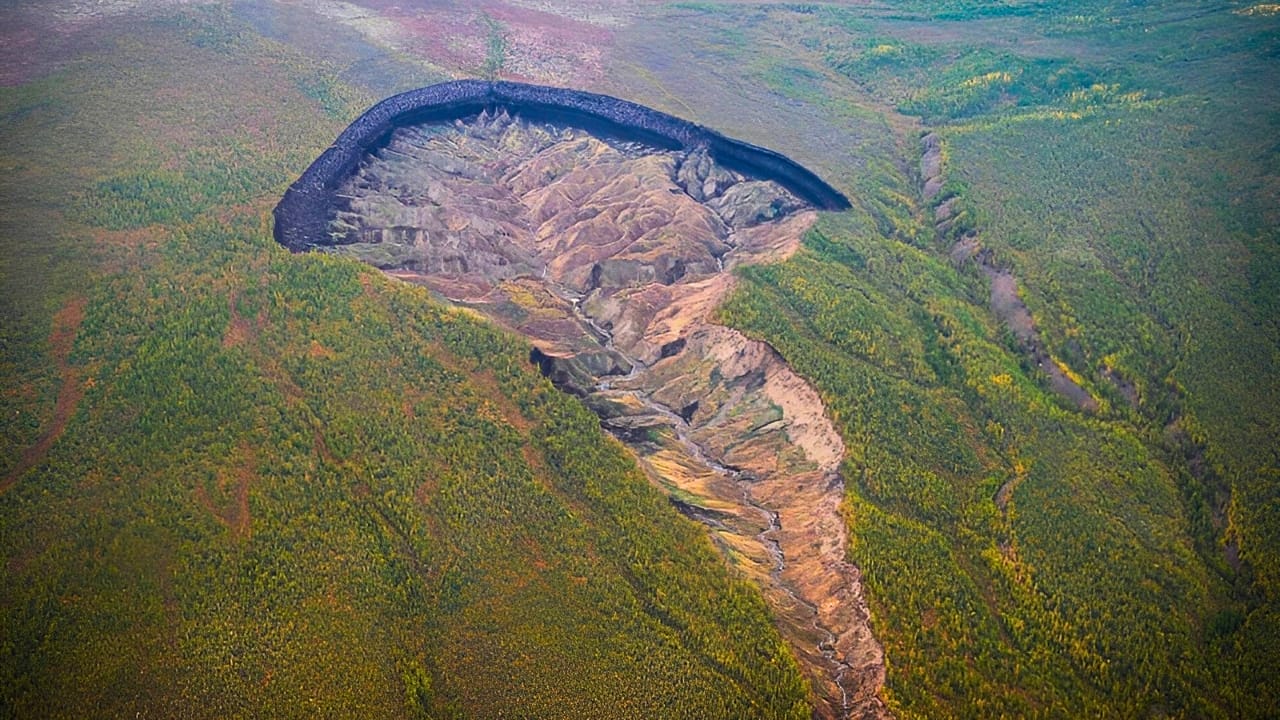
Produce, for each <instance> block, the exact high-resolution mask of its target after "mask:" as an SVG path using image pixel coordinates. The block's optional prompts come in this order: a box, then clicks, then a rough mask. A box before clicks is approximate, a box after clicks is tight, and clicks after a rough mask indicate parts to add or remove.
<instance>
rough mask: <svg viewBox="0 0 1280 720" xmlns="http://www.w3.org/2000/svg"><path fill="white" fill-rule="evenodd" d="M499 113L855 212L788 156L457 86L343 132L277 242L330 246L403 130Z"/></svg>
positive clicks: (597, 100) (568, 93) (297, 190)
mask: <svg viewBox="0 0 1280 720" xmlns="http://www.w3.org/2000/svg"><path fill="white" fill-rule="evenodd" d="M500 107H502V108H507V109H508V110H509V111H510V112H511V113H512V114H517V113H518V114H520V115H521V116H523V117H527V118H530V119H537V120H548V121H553V122H557V123H561V124H565V125H570V126H574V127H581V128H584V129H586V130H589V131H591V132H596V133H602V134H607V135H612V136H615V137H620V138H624V139H628V140H637V141H640V142H644V143H647V144H651V145H656V146H658V147H662V148H668V149H679V148H684V149H694V148H699V147H705V148H706V149H707V151H708V152H709V153H710V154H711V156H712V157H713V158H714V159H715V160H716V161H717V162H720V163H722V164H723V165H725V166H726V167H729V168H732V169H734V170H737V171H738V172H741V173H743V174H745V175H748V176H751V177H755V178H760V179H768V180H774V181H776V182H778V183H779V184H781V185H782V186H783V187H785V188H787V189H788V190H790V191H791V192H793V193H795V194H796V195H797V196H799V197H801V198H803V199H804V200H806V201H808V202H810V203H812V204H813V205H814V206H815V207H818V208H820V209H823V210H844V209H846V208H848V207H849V199H848V198H846V197H845V196H844V195H842V194H841V193H840V192H839V191H837V190H836V189H835V188H833V187H831V186H830V185H828V184H827V183H825V182H823V181H822V179H821V178H819V177H818V176H817V175H814V174H813V173H812V172H810V171H808V170H806V169H805V168H803V167H801V166H800V165H798V164H796V163H795V162H793V161H791V160H790V159H788V158H787V157H785V156H783V155H780V154H778V153H776V152H773V151H772V150H766V149H765V148H762V147H757V146H755V145H751V144H750V143H744V142H740V141H738V140H733V139H732V138H727V137H725V136H724V135H721V134H720V133H717V132H715V131H714V130H709V129H707V128H705V127H702V126H701V125H696V124H694V123H691V122H688V121H685V120H681V119H680V118H677V117H673V116H671V115H667V114H666V113H662V112H658V111H657V110H653V109H650V108H647V107H644V106H643V105H637V104H635V103H632V102H627V101H626V100H619V99H618V98H614V97H609V96H607V95H596V94H594V93H587V92H580V91H578V90H566V89H563V88H552V87H541V86H538V85H525V84H521V83H511V82H490V81H484V80H459V81H455V82H447V83H441V84H439V85H432V86H430V87H425V88H421V89H419V90H411V91H409V92H406V93H401V94H399V95H394V96H392V97H389V98H387V99H386V100H383V101H382V102H380V103H378V104H377V105H374V106H373V107H371V108H369V110H368V111H367V112H365V114H363V115H361V116H360V117H359V118H357V119H356V121H355V122H353V123H351V125H350V126H348V127H347V129H346V130H343V131H342V134H341V135H339V136H338V139H337V140H335V141H334V143H333V145H332V146H330V147H329V149H328V150H325V151H324V153H323V154H321V155H320V157H319V158H316V161H315V162H313V163H311V166H310V167H308V168H307V169H306V171H305V172H303V173H302V177H300V178H298V180H297V182H295V183H294V184H293V185H291V186H290V187H289V190H288V191H287V192H285V195H284V198H283V199H281V200H280V204H279V205H277V206H276V209H275V237H276V241H277V242H279V243H280V244H281V245H284V246H285V247H287V248H289V249H290V250H293V251H295V252H298V251H301V250H306V249H307V248H309V247H312V246H315V245H324V244H327V243H328V232H327V225H328V218H329V210H330V208H331V207H332V205H333V199H334V198H333V193H334V191H335V190H336V189H337V188H338V186H339V185H341V183H342V182H343V181H344V180H345V179H346V178H347V177H349V176H350V175H351V173H353V172H354V171H355V169H356V166H357V164H358V163H359V162H360V158H361V157H362V156H364V155H365V154H366V153H368V152H371V151H374V150H376V149H378V148H379V147H381V146H383V145H385V144H386V143H387V141H388V140H389V138H390V136H391V132H392V131H393V130H395V129H396V128H397V127H401V126H405V125H415V124H419V123H424V122H431V121H447V120H452V119H455V118H464V117H469V116H471V115H474V114H477V113H479V112H480V111H481V110H485V109H495V108H500Z"/></svg>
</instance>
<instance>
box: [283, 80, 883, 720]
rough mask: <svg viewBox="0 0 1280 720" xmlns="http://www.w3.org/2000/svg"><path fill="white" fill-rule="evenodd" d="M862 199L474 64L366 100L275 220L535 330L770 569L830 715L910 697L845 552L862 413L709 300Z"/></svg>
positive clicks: (599, 99)
mask: <svg viewBox="0 0 1280 720" xmlns="http://www.w3.org/2000/svg"><path fill="white" fill-rule="evenodd" d="M847 206H848V201H847V199H845V198H844V196H843V195H840V194H839V193H838V192H837V191H835V190H833V189H831V188H830V186H827V185H826V184H825V183H824V182H822V181H821V180H820V179H818V178H817V177H816V176H814V175H813V174H812V173H810V172H809V171H807V170H805V169H804V168H802V167H800V166H799V165H796V164H795V163H793V162H792V161H790V160H788V159H786V158H784V157H782V156H781V155H777V154H776V153H772V152H771V151H768V150H765V149H763V148H757V147H755V146H752V145H748V144H746V143H741V142H738V141H735V140H731V139H728V138H725V137H723V136H721V135H719V134H717V133H714V132H713V131H710V130H707V129H705V128H701V127H699V126H696V125H693V124H691V123H687V122H684V121H682V120H678V119H677V118H673V117H671V116H668V115H663V114H662V113H658V112H656V111H653V110H650V109H648V108H643V107H641V106H638V105H634V104H631V103H626V102H625V101H621V100H617V99H614V98H607V97H605V96H597V95H589V94H587V93H578V92H576V91H567V90H555V89H549V88H537V87H535V86H525V85H515V84H511V83H480V82H463V83H450V84H447V85H445V86H436V87H434V88H426V89H424V90H421V91H415V92H414V93H408V94H406V95H405V96H397V97H396V98H392V99H390V100H388V101H384V102H383V103H380V104H379V105H377V106H375V107H374V108H373V109H371V110H370V111H369V113H366V115H365V116H363V117H362V118H361V119H360V120H357V121H356V123H355V124H353V125H352V127H351V128H349V129H348V130H347V131H346V132H344V133H343V134H342V136H340V137H339V139H338V142H337V143H335V145H334V147H333V148H330V150H329V151H326V153H325V154H324V155H322V156H321V157H320V159H318V160H317V161H316V163H314V164H313V165H312V166H311V168H310V169H308V170H307V172H306V173H304V175H303V176H302V178H301V179H299V181H298V182H297V183H295V184H294V186H293V187H291V188H290V190H289V193H288V194H286V196H285V198H284V199H283V200H282V201H281V203H280V206H279V207H277V208H276V228H275V232H276V238H277V239H278V240H279V241H280V242H281V243H282V244H284V245H286V246H287V247H289V248H290V249H292V250H294V251H302V250H313V251H321V252H328V253H333V254H338V255H346V256H350V257H354V258H357V259H359V260H361V261H363V262H366V263H369V264H372V265H374V266H376V267H379V268H381V269H382V270H383V271H384V272H386V273H388V274H389V275H392V276H394V277H397V278H400V279H402V280H404V281H407V282H412V283H417V284H421V285H424V286H427V287H429V288H431V289H432V290H434V291H435V292H436V293H437V294H439V295H440V296H442V297H444V298H446V299H448V300H450V301H452V302H454V303H456V304H459V305H464V306H467V307H471V308H474V309H476V310H478V311H479V312H481V313H483V314H484V315H486V316H488V317H489V318H491V319H492V320H493V321H494V322H496V323H498V324H500V325H503V326H505V327H507V328H509V329H511V330H513V331H515V332H518V333H520V334H522V335H523V336H524V337H526V338H527V339H528V340H529V342H530V343H531V344H532V345H533V350H532V351H531V353H530V362H532V363H534V364H536V365H537V366H538V368H539V369H540V370H541V372H542V373H543V374H544V375H546V376H547V377H548V378H550V379H551V381H552V382H553V383H554V384H555V385H556V386H557V387H559V388H561V389H562V390H564V391H566V392H570V393H573V394H575V395H578V396H579V397H581V398H582V399H583V402H584V403H585V404H586V405H587V406H588V407H590V408H591V409H592V410H593V411H594V412H595V413H596V414H597V415H598V416H599V417H600V420H601V424H602V426H603V427H604V428H605V429H606V430H608V431H609V432H611V433H612V434H614V435H615V436H616V437H617V438H618V439H619V440H621V441H622V442H623V443H624V444H625V445H627V446H628V447H629V448H630V449H631V451H632V452H633V454H634V455H635V457H636V458H637V460H638V462H639V464H640V466H641V467H642V468H643V469H644V470H645V471H646V473H647V474H648V475H649V477H650V478H651V480H652V481H653V482H654V483H655V484H656V485H658V486H659V487H661V488H663V489H664V490H666V491H667V492H668V495H669V496H670V497H671V499H672V503H673V505H674V506H675V507H676V508H677V509H678V510H679V511H681V512H682V513H683V514H685V515H686V516H687V517H689V518H692V519H694V520H696V521H698V522H700V523H702V524H703V525H704V526H705V527H706V530H707V533H708V535H709V536H710V537H711V539H712V540H713V542H714V544H715V545H716V546H717V547H718V548H719V549H720V550H721V551H722V552H723V553H724V555H725V557H726V560H727V562H728V563H729V564H730V565H731V566H732V567H733V568H735V569H736V571H737V572H739V573H741V574H742V575H744V576H746V577H747V578H749V579H751V580H753V581H754V582H756V583H757V584H758V585H759V586H760V588H761V591H762V592H763V594H764V596H765V598H766V600H767V601H768V603H769V605H770V607H771V609H772V612H773V614H774V618H775V622H776V624H777V626H778V628H779V630H780V632H781V633H782V635H783V637H784V638H785V639H786V640H787V642H788V643H789V644H790V646H791V648H792V651H793V654H794V655H795V657H796V658H797V660H798V661H799V662H800V664H801V667H802V668H803V669H804V670H805V672H806V674H807V675H808V677H809V678H810V680H811V682H812V688H813V693H812V700H813V703H814V707H815V715H816V716H817V717H822V718H846V717H859V718H862V717H887V711H886V710H885V708H884V705H883V702H882V701H881V699H880V697H879V693H880V689H881V687H882V685H883V682H884V663H883V653H882V651H881V648H880V645H879V643H878V642H877V641H876V639H875V638H874V636H873V635H872V633H871V628H870V616H869V612H868V609H867V605H866V601H865V598H864V596H863V590H862V583H861V576H860V573H859V571H858V569H857V567H855V566H854V565H852V564H851V563H849V562H848V561H847V559H846V554H845V551H846V530H845V524H844V520H843V518H842V517H841V516H840V514H839V507H840V504H841V500H842V498H843V481H842V479H841V478H840V476H839V474H838V467H839V463H840V460H841V458H842V456H843V451H844V446H843V444H842V441H841V439H840V436H839V434H838V433H837V432H836V430H835V428H834V426H833V425H832V424H831V422H830V420H829V419H828V418H827V416H826V413H825V411H824V409H823V407H822V404H821V401H820V399H819V397H818V395H817V393H816V392H815V391H814V390H813V388H811V387H810V386H809V385H808V384H807V383H806V382H805V381H804V380H803V379H802V378H800V377H799V376H797V375H796V374H795V373H794V372H792V371H791V369H790V368H789V367H788V366H787V365H786V363H785V362H784V361H783V359H782V358H781V357H780V356H779V355H778V353H777V352H775V351H774V350H773V349H772V348H770V347H769V346H767V345H765V344H763V343H760V342H757V341H753V340H750V339H749V338H747V337H745V336H743V335H742V334H741V333H739V332H737V331H735V330H732V329H730V328H726V327H722V326H717V325H715V324H713V323H711V321H710V317H711V314H712V312H713V311H714V309H715V308H716V306H717V305H719V303H720V302H721V301H722V300H723V299H724V297H725V296H726V294H727V293H728V292H729V291H730V290H731V289H732V287H733V282H734V280H733V274H732V270H733V269H734V268H735V267H738V266H740V265H743V264H751V263H762V262H773V261H777V260H781V259H783V258H786V257H787V256H789V255H790V254H791V253H793V252H795V250H796V249H797V248H798V247H799V244H800V240H801V237H802V235H803V234H804V233H805V231H806V230H808V228H809V227H810V226H811V225H812V223H813V222H814V220H815V219H816V217H817V211H818V210H823V209H840V208H842V207H847Z"/></svg>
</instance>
